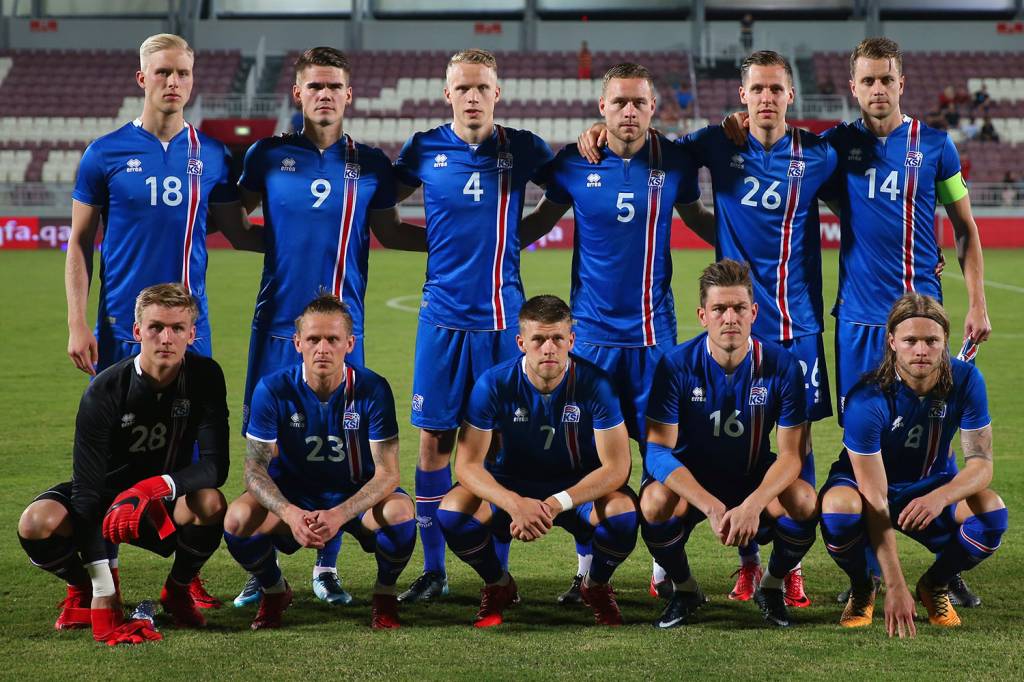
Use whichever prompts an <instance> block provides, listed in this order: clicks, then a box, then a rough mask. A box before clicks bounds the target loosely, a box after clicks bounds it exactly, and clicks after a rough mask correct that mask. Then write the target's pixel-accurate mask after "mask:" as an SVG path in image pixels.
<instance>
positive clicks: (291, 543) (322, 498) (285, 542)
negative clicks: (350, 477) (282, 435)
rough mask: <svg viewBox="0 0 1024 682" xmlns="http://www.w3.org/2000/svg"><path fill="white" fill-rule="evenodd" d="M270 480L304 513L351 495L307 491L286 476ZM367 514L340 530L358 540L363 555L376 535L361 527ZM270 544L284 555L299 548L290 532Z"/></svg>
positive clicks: (368, 510) (328, 507) (373, 543)
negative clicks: (303, 510)
mask: <svg viewBox="0 0 1024 682" xmlns="http://www.w3.org/2000/svg"><path fill="white" fill-rule="evenodd" d="M273 479H274V483H276V484H277V487H278V488H279V489H280V490H281V494H282V495H284V496H285V497H286V498H287V499H288V501H289V502H291V503H292V504H294V505H295V506H296V507H299V508H300V509H305V510H306V511H314V510H317V509H330V508H331V507H336V506H338V505H339V504H341V503H342V502H344V501H345V500H347V499H348V498H349V497H351V495H352V493H345V492H337V491H318V492H310V491H309V490H308V487H307V486H305V485H304V484H303V483H302V482H301V481H297V480H296V479H294V478H292V477H291V476H287V475H278V476H274V477H273ZM394 492H396V493H402V494H403V495H405V496H406V497H409V493H407V492H406V491H405V490H403V489H402V488H400V487H399V488H395V490H394ZM370 511H371V510H370V509H367V510H366V511H364V512H363V513H362V514H360V515H359V516H357V517H355V518H354V519H351V520H349V522H348V523H346V524H345V525H343V526H342V527H341V532H343V533H348V534H349V535H351V536H352V537H354V538H356V540H358V541H359V545H360V546H361V547H362V548H363V551H364V552H373V551H374V550H375V549H376V544H377V538H376V533H374V532H373V531H370V530H369V529H368V528H367V527H366V526H364V525H363V517H364V516H365V515H366V514H368V513H369V512H370ZM274 544H275V546H277V548H278V549H280V550H281V551H283V552H285V553H286V554H292V553H294V552H295V551H297V550H298V549H299V548H300V545H299V543H297V542H295V538H294V537H292V535H291V533H287V534H286V535H285V536H278V537H277V538H275V542H274Z"/></svg>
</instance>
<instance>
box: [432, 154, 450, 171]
mask: <svg viewBox="0 0 1024 682" xmlns="http://www.w3.org/2000/svg"><path fill="white" fill-rule="evenodd" d="M447 167H448V155H447V154H438V155H437V156H435V157H434V168H447Z"/></svg>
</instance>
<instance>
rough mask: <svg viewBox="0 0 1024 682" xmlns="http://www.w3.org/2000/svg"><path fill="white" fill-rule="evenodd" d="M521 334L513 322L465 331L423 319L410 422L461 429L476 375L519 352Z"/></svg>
mask: <svg viewBox="0 0 1024 682" xmlns="http://www.w3.org/2000/svg"><path fill="white" fill-rule="evenodd" d="M517 333H518V329H517V328H516V327H514V326H513V327H509V328H508V329H504V330H500V331H465V330H461V329H448V328H447V327H438V326H437V325H434V324H431V323H429V322H423V321H422V320H421V321H420V323H419V326H418V327H417V329H416V358H415V362H414V368H413V375H412V394H413V395H412V418H411V421H412V425H413V426H415V427H417V428H420V429H430V430H432V431H446V430H448V429H455V428H458V427H459V425H460V424H462V420H463V418H464V417H465V416H466V403H467V402H469V393H470V391H472V390H473V384H474V383H476V380H477V378H478V377H479V376H480V375H481V374H483V373H484V372H486V371H487V370H489V369H490V368H491V367H493V366H494V365H496V364H498V363H499V362H503V361H504V360H508V359H509V358H514V357H516V356H518V355H519V354H520V351H519V346H518V345H517V344H516V334H517Z"/></svg>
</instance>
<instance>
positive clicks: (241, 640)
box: [0, 251, 1024, 680]
mask: <svg viewBox="0 0 1024 682" xmlns="http://www.w3.org/2000/svg"><path fill="white" fill-rule="evenodd" d="M946 258H947V262H948V263H950V264H951V265H950V267H949V269H948V274H947V277H946V296H947V304H948V307H949V310H950V312H951V315H952V317H953V319H954V330H958V329H959V328H960V326H961V325H962V322H963V314H964V309H965V294H964V286H963V282H962V280H961V279H960V278H959V276H958V275H959V273H958V272H957V266H956V259H955V254H953V253H951V252H950V253H947V254H946ZM63 260H64V259H63V255H62V254H60V253H54V252H22V253H0V291H2V294H3V297H4V302H3V304H2V306H0V331H2V338H3V352H2V353H0V386H2V390H0V528H2V529H3V532H2V533H0V596H2V600H3V601H2V607H0V660H2V661H3V663H2V667H0V678H5V679H19V678H20V679H42V678H48V679H49V678H63V679H79V678H82V679H85V678H88V679H105V678H114V679H129V678H136V677H140V678H141V677H142V676H147V677H149V676H154V675H159V676H160V677H163V678H172V679H179V678H186V679H207V678H220V679H242V678H249V679H253V678H262V679H267V678H271V679H272V678H299V677H302V678H307V679H308V678H310V677H311V676H317V677H322V678H324V679H332V678H333V679H337V678H341V679H357V678H358V679H376V680H380V679H387V678H391V677H397V678H413V677H416V678H422V679H440V678H459V679H487V680H490V679H519V678H525V679H552V678H562V679H576V680H580V679H601V676H605V677H608V678H612V679H614V678H625V679H636V678H663V679H678V678H684V677H686V678H689V677H698V676H699V677H702V678H707V679H719V678H730V679H733V680H742V679H750V678H753V677H755V676H758V677H760V676H767V677H769V678H789V677H798V678H844V679H861V678H867V679H872V678H873V679H879V678H914V677H925V676H928V677H932V678H934V679H963V678H982V677H986V678H989V679H1008V678H1009V679H1013V678H1016V679H1021V678H1022V677H1024V654H1022V653H1021V652H1022V648H1021V642H1022V641H1024V626H1022V623H1024V608H1022V607H1021V602H1022V600H1021V599H1020V595H1021V580H1022V578H1024V569H1022V560H1024V549H1022V548H1021V544H1020V543H1021V540H1022V539H1024V531H1022V530H1021V526H1020V525H1019V517H1018V516H1017V513H1018V511H1017V510H1019V509H1021V508H1022V506H1024V480H1022V479H1024V457H1022V446H1024V433H1022V432H1024V415H1022V413H1021V406H1022V405H1024V401H1022V399H1021V393H1022V380H1024V373H1022V372H1021V370H1020V367H1021V355H1020V353H1019V352H1018V349H1019V348H1020V347H1021V345H1022V344H1021V341H1022V339H1024V305H1022V304H1024V270H1022V268H1021V267H1020V263H1021V254H1020V252H1016V251H990V252H989V253H987V254H986V261H987V263H986V266H987V272H986V276H987V279H988V280H989V281H990V282H991V284H990V285H989V286H988V287H987V294H988V303H989V311H990V313H991V316H992V322H993V326H994V328H995V332H994V335H993V337H992V340H991V341H990V342H988V343H987V344H985V345H984V347H983V348H982V350H981V353H980V355H979V360H978V364H979V366H980V367H981V369H982V371H983V372H984V373H985V375H986V377H987V380H988V391H989V401H990V405H991V410H992V414H993V419H994V427H995V450H996V453H995V462H996V465H995V471H996V473H995V480H994V482H993V488H994V489H995V490H996V491H998V492H999V493H1000V494H1002V495H1003V497H1004V499H1005V500H1006V502H1007V504H1008V506H1009V508H1010V510H1011V514H1010V518H1011V527H1010V531H1009V533H1008V534H1007V535H1006V537H1005V538H1004V541H1003V548H1002V549H1001V550H1000V552H999V553H997V554H996V556H995V557H994V558H993V559H991V560H989V561H987V562H986V563H985V564H983V565H982V566H981V567H980V568H978V569H977V570H976V571H973V572H971V573H970V574H968V581H969V583H970V584H971V585H972V586H973V587H974V588H975V589H976V590H977V591H978V592H979V593H980V594H981V596H982V598H983V600H984V604H983V606H982V607H981V608H980V609H973V610H966V609H963V610H961V615H962V617H963V619H964V621H965V625H964V627H962V628H961V629H960V630H959V631H956V632H942V631H938V630H937V629H935V628H933V627H930V626H929V625H928V624H927V622H924V623H920V624H919V630H918V637H917V639H916V640H915V641H899V640H888V639H887V638H886V637H885V634H884V632H883V627H882V617H881V603H880V604H879V609H878V612H877V613H878V616H877V617H876V619H875V624H874V626H873V627H871V628H868V629H865V630H861V631H857V632H845V631H842V630H841V629H840V628H839V626H838V625H837V621H838V618H839V613H840V608H839V606H837V605H836V604H835V603H834V597H835V594H836V592H837V591H838V590H840V589H841V588H842V587H843V586H844V585H843V579H842V577H841V574H840V572H839V570H838V569H837V568H836V567H835V565H834V564H833V562H832V560H831V559H829V557H828V556H827V554H826V553H825V550H824V548H823V546H822V543H821V541H820V538H819V540H818V542H817V543H816V544H815V546H814V547H813V548H812V549H811V551H810V553H809V555H808V556H807V558H806V560H805V562H804V565H805V572H806V575H807V586H808V592H809V594H810V596H811V599H812V600H813V602H814V603H813V605H812V606H811V607H810V608H808V609H804V610H794V613H793V619H794V620H795V622H796V625H795V627H793V628H791V629H789V630H788V631H783V632H779V631H774V630H769V629H767V628H766V627H763V626H762V621H761V618H760V614H759V613H758V612H757V610H756V607H755V606H754V605H753V603H751V602H748V603H734V602H730V601H729V600H728V599H726V597H725V595H726V593H727V592H728V590H729V588H730V587H731V585H732V578H731V577H730V574H731V573H732V571H733V570H734V568H735V567H736V563H737V558H736V552H735V550H734V549H732V548H725V547H721V546H720V545H718V544H716V543H715V542H713V541H712V537H711V534H710V533H709V532H708V531H707V530H706V526H701V527H699V528H698V529H697V530H696V531H695V533H694V537H693V539H692V541H691V543H690V562H691V565H692V566H693V569H694V573H695V575H696V577H697V579H698V580H699V581H700V583H701V585H702V586H703V589H704V591H705V592H706V593H707V594H708V595H709V596H710V597H711V600H712V601H711V604H710V605H709V606H708V608H706V609H705V610H704V611H702V612H701V614H700V616H699V619H698V621H699V622H697V623H695V624H692V625H689V626H686V627H683V628H679V629H676V630H672V631H667V632H658V631H655V630H654V629H653V628H652V627H651V626H650V622H651V621H652V620H653V619H654V618H656V617H657V615H658V613H659V612H660V608H661V605H660V603H659V602H657V601H655V600H653V599H651V598H650V597H649V596H648V595H647V589H646V588H647V581H648V578H649V576H650V566H651V560H650V556H649V555H648V553H647V551H646V549H645V548H644V546H643V543H642V541H641V542H639V543H638V545H637V549H636V551H635V552H634V554H633V555H632V556H631V557H630V558H629V560H628V561H627V562H626V563H625V564H624V565H623V566H622V567H621V568H620V570H619V571H618V572H617V573H616V575H615V581H614V582H615V585H616V589H617V591H618V594H619V600H620V604H621V606H622V611H623V614H624V616H625V618H626V622H627V625H626V626H625V627H622V628H618V629H601V628H597V627H593V626H592V625H591V618H592V616H591V614H590V611H589V609H586V608H560V607H558V606H557V605H555V603H554V599H555V596H556V595H557V594H558V593H559V592H560V591H561V590H563V589H564V588H565V587H566V586H567V585H568V583H569V579H570V578H571V576H572V574H573V573H574V572H575V567H576V562H575V556H574V551H573V545H572V542H571V538H570V537H569V536H568V534H566V533H564V532H562V531H559V530H556V531H554V532H553V533H552V535H551V536H549V537H548V538H545V539H544V540H542V541H540V542H537V543H532V544H529V545H524V544H520V543H516V544H515V545H514V546H513V549H512V563H511V570H512V571H513V573H514V575H515V576H516V579H517V581H518V582H519V585H520V588H521V591H522V595H523V604H522V605H521V606H519V607H517V608H515V609H513V610H510V611H509V612H508V614H507V622H506V624H505V625H504V626H502V627H500V628H496V629H495V630H493V631H487V632H478V631H475V630H474V629H473V628H472V627H470V625H469V623H470V620H471V618H472V616H473V613H474V612H475V609H476V606H477V601H478V590H479V588H480V584H479V581H478V579H477V577H476V575H475V574H473V573H472V571H471V570H470V569H469V568H468V567H466V566H465V565H463V564H462V563H461V562H459V561H458V560H457V559H455V558H454V557H452V556H451V555H450V554H449V557H448V565H449V574H450V578H451V586H452V595H451V597H450V598H448V599H447V600H445V601H444V602H442V603H438V604H435V605H430V606H412V607H409V608H405V609H403V612H402V618H403V622H404V627H403V628H402V629H401V630H399V631H396V632H373V631H371V630H370V628H369V627H368V623H369V605H368V599H369V591H370V587H371V585H372V582H373V575H374V562H373V559H372V557H371V556H369V555H364V554H363V553H362V552H361V551H360V550H359V548H358V545H357V543H355V542H352V541H350V540H346V541H345V544H344V547H343V549H342V557H341V562H340V570H341V575H342V576H343V579H344V581H345V585H346V586H347V588H348V589H349V590H350V591H351V592H352V593H353V594H354V595H355V596H356V597H357V602H356V603H355V604H354V605H352V606H349V607H341V608H331V607H327V606H325V605H322V604H321V603H320V602H318V601H316V600H315V599H314V597H313V596H312V593H311V591H310V583H309V579H310V567H311V565H312V562H313V553H312V552H311V551H306V552H299V553H298V554H296V555H294V556H292V557H284V558H283V559H282V565H283V567H284V571H285V574H286V576H287V577H288V578H289V580H290V581H291V583H292V585H293V587H294V588H295V590H296V600H295V604H294V605H293V606H292V608H291V609H290V610H289V611H288V612H287V615H286V625H287V627H285V628H284V629H282V630H279V631H267V632H257V633H254V632H251V631H250V630H249V628H248V624H249V621H250V620H251V618H252V616H253V610H252V608H251V607H250V608H247V609H234V608H232V607H231V606H230V604H229V605H228V606H226V607H225V608H223V609H221V610H219V611H214V612H208V619H209V627H208V628H207V629H206V631H204V632H195V631H187V630H176V629H174V628H173V627H170V626H167V627H163V626H162V630H163V632H164V634H165V637H166V638H165V640H164V641H163V642H161V643H156V644H147V645H145V646H140V647H133V648H122V649H119V650H107V649H106V648H104V647H100V646H99V645H96V644H94V643H93V642H92V640H91V638H90V637H89V634H88V632H82V631H73V632H64V633H58V632H55V631H54V630H53V629H52V625H53V620H54V618H55V617H56V610H55V609H54V605H55V604H56V603H57V602H58V601H59V600H60V599H61V598H62V596H63V588H62V586H61V585H59V584H58V582H57V581H56V580H55V579H54V578H53V577H52V576H50V575H48V574H46V573H44V572H42V571H40V570H37V569H35V568H33V567H32V566H31V565H30V564H29V562H28V560H27V558H26V557H25V555H24V554H23V552H22V550H21V548H20V546H19V545H18V542H17V538H16V535H15V528H16V524H17V519H18V515H19V514H20V513H21V510H22V509H23V508H24V507H25V505H26V504H28V503H29V502H30V501H31V500H32V498H33V497H34V496H35V495H36V494H37V493H39V492H40V491H42V490H44V489H45V488H46V487H47V486H48V485H50V484H53V483H57V482H59V481H63V480H66V479H68V478H69V475H70V470H71V440H72V433H73V423H74V416H75V410H76V408H77V405H78V398H79V396H80V394H81V392H82V390H83V389H84V388H85V385H86V379H85V376H84V375H82V374H81V373H79V372H78V371H77V370H75V369H74V368H73V366H72V365H71V363H70V362H69V361H68V358H67V356H66V355H65V346H66V343H67V333H66V324H65V303H64V294H63V284H62V283H63V276H62V272H63ZM674 260H675V293H676V301H677V305H678V308H679V324H680V328H679V338H680V340H683V339H686V338H688V337H690V336H692V335H694V334H696V332H697V328H696V318H695V315H694V313H693V310H694V307H695V297H696V275H697V272H698V270H699V269H700V268H701V267H703V265H704V264H706V263H707V262H709V261H710V260H711V253H710V252H708V251H680V252H676V253H675V255H674ZM824 260H825V264H826V266H825V267H826V271H825V282H826V292H825V300H826V301H829V302H830V301H831V300H832V297H833V295H834V288H835V282H836V271H837V268H836V252H834V251H830V252H827V253H826V254H825V258H824ZM569 261H570V254H569V253H568V252H566V251H538V252H528V253H524V255H523V279H524V282H525V285H526V291H527V294H538V293H547V292H551V293H557V294H561V295H563V296H565V295H567V293H568V286H569ZM423 271H424V261H423V257H422V256H421V255H415V254H400V253H391V252H384V251H375V252H374V253H373V255H372V256H371V264H370V273H371V274H370V288H369V292H368V295H367V311H368V313H367V325H366V326H367V330H368V331H367V337H366V355H367V362H368V364H369V366H370V367H372V368H373V369H374V370H376V371H378V372H379V373H381V374H383V375H384V376H386V377H387V378H388V379H389V380H390V382H391V385H392V387H393V389H394V392H395V396H396V398H397V400H398V406H397V407H398V414H399V423H400V424H402V430H401V439H402V472H403V484H404V485H405V486H406V487H407V488H409V489H411V488H412V478H413V475H412V474H413V468H414V466H415V460H416V442H417V440H416V434H415V432H414V430H413V429H412V428H411V427H410V426H409V424H408V421H407V416H408V400H409V395H410V383H411V379H412V353H413V342H414V336H415V329H416V316H415V310H416V308H417V305H418V293H419V290H420V286H421V285H422V274H423ZM259 273H260V259H259V257H257V256H254V255H252V254H244V253H234V252H230V251H215V252H213V253H211V254H210V266H209V277H208V283H209V298H210V304H211V307H210V310H211V318H212V322H213V329H214V339H213V342H214V344H213V345H214V352H215V357H216V358H217V359H218V360H219V362H220V363H221V365H222V366H223V368H224V371H225V374H226V376H227V378H228V393H229V403H230V407H231V409H232V415H231V424H232V442H231V451H232V462H233V464H232V470H231V475H230V478H229V482H228V484H227V486H226V487H225V491H224V492H225V494H226V496H227V497H228V499H229V500H230V499H233V498H234V497H235V496H237V495H238V494H239V493H240V492H241V490H242V482H241V481H242V465H241V462H242V458H243V453H244V448H243V443H242V440H241V438H239V437H237V431H238V428H239V421H238V420H239V413H240V402H241V392H242V386H243V382H244V374H245V362H246V352H247V348H248V338H249V324H250V321H251V315H252V307H253V302H254V299H255V295H256V289H257V285H258V282H259ZM609 276H610V277H615V276H616V274H615V273H609ZM94 299H95V297H94ZM396 299H397V300H396ZM389 301H390V304H389V303H388V302H389ZM93 315H95V300H94V301H93V303H91V304H90V317H92V316H93ZM826 324H827V327H828V329H827V331H826V334H827V337H828V338H827V339H826V347H827V348H828V351H829V355H830V356H831V350H832V341H831V333H832V318H827V323H826ZM957 336H958V332H957ZM829 367H830V370H831V367H832V365H831V357H830V360H829ZM814 442H815V451H816V454H817V467H818V480H819V482H820V481H822V480H823V477H824V474H825V472H826V471H827V468H828V466H829V465H830V464H831V462H832V461H833V460H834V458H835V456H836V454H837V452H838V448H839V443H840V431H839V428H838V427H837V425H836V424H835V422H834V421H828V422H825V423H822V424H819V425H817V426H816V427H815V431H814ZM957 445H958V442H957ZM637 469H638V467H634V480H633V481H632V483H633V485H634V488H635V487H636V485H637V484H638V481H637V480H636V478H637V475H636V470H637ZM900 546H901V548H902V551H901V555H902V557H903V565H904V569H905V570H906V572H907V576H908V580H909V581H910V583H911V585H912V584H913V581H915V580H916V579H917V576H918V575H919V574H920V573H921V572H922V571H924V569H925V568H926V567H927V565H928V563H929V561H930V558H929V556H928V554H927V553H926V552H925V551H924V550H923V548H921V547H919V546H917V545H916V544H914V543H912V542H910V541H909V540H907V539H905V538H903V539H901V540H900ZM768 551H770V547H766V548H765V550H764V552H763V553H764V556H765V557H767V552H768ZM420 561H421V555H420V554H419V549H417V554H416V555H415V556H414V557H413V560H412V562H411V563H410V566H409V568H408V569H407V570H406V572H405V574H404V575H403V576H402V578H401V580H400V585H406V584H408V582H409V581H410V580H411V579H412V578H413V577H415V576H416V575H417V574H418V569H419V566H420ZM121 566H122V569H121V570H122V576H123V579H124V590H125V598H126V600H127V601H128V602H130V603H133V602H137V601H139V600H141V599H145V598H155V597H156V596H157V594H158V591H159V588H160V585H161V583H162V581H163V579H164V577H165V575H166V571H167V569H168V567H169V562H166V561H164V560H162V559H159V558H158V557H156V556H153V555H149V554H147V553H145V552H142V551H139V550H137V549H135V548H131V547H125V548H124V550H123V551H122V553H121ZM203 576H204V577H205V578H206V580H207V581H208V587H209V588H210V590H211V591H212V592H213V593H215V594H217V595H219V596H220V597H221V598H223V599H225V600H226V601H230V598H231V597H233V596H234V594H235V593H236V592H237V590H238V589H239V588H240V587H241V585H242V583H243V582H244V580H245V575H244V574H243V572H242V570H241V569H240V568H239V567H238V566H237V565H236V564H235V563H234V561H233V560H232V559H231V557H230V556H229V555H228V553H227V551H226V550H224V549H223V547H222V548H221V551H218V552H217V553H216V554H215V555H214V557H213V558H212V559H211V561H210V562H209V564H207V567H206V568H205V569H204V571H203ZM919 611H922V612H923V610H921V609H919Z"/></svg>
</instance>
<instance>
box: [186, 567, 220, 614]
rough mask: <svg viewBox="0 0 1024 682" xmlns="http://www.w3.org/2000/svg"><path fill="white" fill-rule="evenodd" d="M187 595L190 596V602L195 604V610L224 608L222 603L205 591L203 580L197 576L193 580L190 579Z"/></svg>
mask: <svg viewBox="0 0 1024 682" xmlns="http://www.w3.org/2000/svg"><path fill="white" fill-rule="evenodd" d="M188 593H189V594H191V595H192V600H193V601H194V602H195V603H196V608H199V609H219V608H220V607H222V606H224V602H222V601H221V600H220V599H217V598H216V597H214V596H213V595H212V594H210V593H209V592H207V591H206V585H205V584H204V582H203V579H202V578H200V577H199V576H198V575H197V576H196V577H195V578H192V582H190V583H189V584H188Z"/></svg>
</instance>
